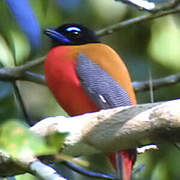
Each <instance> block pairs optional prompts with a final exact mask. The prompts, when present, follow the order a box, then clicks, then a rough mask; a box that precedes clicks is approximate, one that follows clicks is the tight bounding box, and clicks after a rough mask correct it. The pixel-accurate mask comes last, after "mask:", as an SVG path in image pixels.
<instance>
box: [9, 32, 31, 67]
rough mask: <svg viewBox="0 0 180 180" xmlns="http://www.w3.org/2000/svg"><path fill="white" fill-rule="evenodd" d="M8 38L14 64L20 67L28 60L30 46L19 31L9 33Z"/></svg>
mask: <svg viewBox="0 0 180 180" xmlns="http://www.w3.org/2000/svg"><path fill="white" fill-rule="evenodd" d="M9 36H10V39H11V44H12V46H13V49H14V56H15V64H16V65H21V64H24V63H25V61H27V60H28V56H29V54H30V51H31V49H30V45H29V43H28V41H27V39H26V37H25V36H24V35H23V34H22V33H20V32H19V31H13V30H12V31H10V32H9Z"/></svg>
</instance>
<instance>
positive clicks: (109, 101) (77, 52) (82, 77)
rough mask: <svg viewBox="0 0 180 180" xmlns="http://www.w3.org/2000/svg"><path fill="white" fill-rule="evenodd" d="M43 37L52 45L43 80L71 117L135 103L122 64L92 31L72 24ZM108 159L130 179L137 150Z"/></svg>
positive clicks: (129, 81) (127, 76) (114, 154)
mask: <svg viewBox="0 0 180 180" xmlns="http://www.w3.org/2000/svg"><path fill="white" fill-rule="evenodd" d="M45 34H46V35H47V36H49V37H50V38H51V39H52V44H53V48H52V49H51V50H50V51H49V52H48V54H47V57H46V60H45V64H44V71H45V79H46V81H47V85H48V87H49V89H50V90H51V91H52V93H53V95H54V97H55V98H56V100H57V101H58V103H59V104H60V105H61V107H63V108H64V110H65V111H66V112H67V113H68V114H69V115H70V116H75V115H80V114H84V113H87V112H95V111H99V110H100V109H109V108H115V107H119V106H127V105H135V104H136V97H135V93H134V90H133V87H132V84H131V79H130V75H129V73H128V70H127V68H126V66H125V64H124V62H123V61H122V59H121V58H120V56H119V55H118V54H117V53H116V52H115V51H114V50H113V49H112V48H111V47H109V46H108V45H106V44H103V43H101V42H100V40H99V39H98V37H97V35H96V34H95V33H94V32H93V31H92V30H90V29H89V28H87V27H85V26H83V25H80V24H73V23H72V24H65V25H62V26H60V27H58V28H56V29H46V30H45ZM108 156H109V158H110V160H111V162H112V163H113V165H114V167H117V166H116V163H120V164H118V167H119V166H120V167H121V176H122V179H123V180H130V179H131V173H132V167H133V164H134V162H135V159H136V150H134V149H128V150H123V151H121V152H118V156H117V153H113V154H108ZM117 157H118V159H119V160H118V161H117Z"/></svg>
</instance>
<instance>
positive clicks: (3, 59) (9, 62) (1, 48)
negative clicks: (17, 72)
mask: <svg viewBox="0 0 180 180" xmlns="http://www.w3.org/2000/svg"><path fill="white" fill-rule="evenodd" d="M0 52H1V55H0V63H1V64H2V65H3V67H13V66H15V63H14V58H13V55H12V51H11V50H10V48H9V46H8V44H7V42H6V41H5V39H4V38H3V36H2V35H1V34H0Z"/></svg>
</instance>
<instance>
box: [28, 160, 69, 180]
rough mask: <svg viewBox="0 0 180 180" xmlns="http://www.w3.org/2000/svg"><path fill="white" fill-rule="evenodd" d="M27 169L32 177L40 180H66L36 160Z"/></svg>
mask: <svg viewBox="0 0 180 180" xmlns="http://www.w3.org/2000/svg"><path fill="white" fill-rule="evenodd" d="M29 168H30V171H31V173H32V174H33V175H35V176H36V177H39V178H40V179H42V180H67V179H66V178H64V177H62V176H60V175H59V174H58V173H57V172H56V171H55V170H54V169H53V168H52V167H50V166H48V165H46V164H44V163H42V162H41V161H38V160H37V161H34V162H32V163H31V165H30V166H29Z"/></svg>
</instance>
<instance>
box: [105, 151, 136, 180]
mask: <svg viewBox="0 0 180 180" xmlns="http://www.w3.org/2000/svg"><path fill="white" fill-rule="evenodd" d="M108 157H109V158H110V160H111V162H112V164H113V166H114V167H115V168H116V170H117V171H118V172H119V174H120V177H121V179H122V180H130V179H131V175H132V168H133V165H134V163H135V161H136V150H134V149H130V150H125V151H121V152H118V153H113V154H110V155H108Z"/></svg>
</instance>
